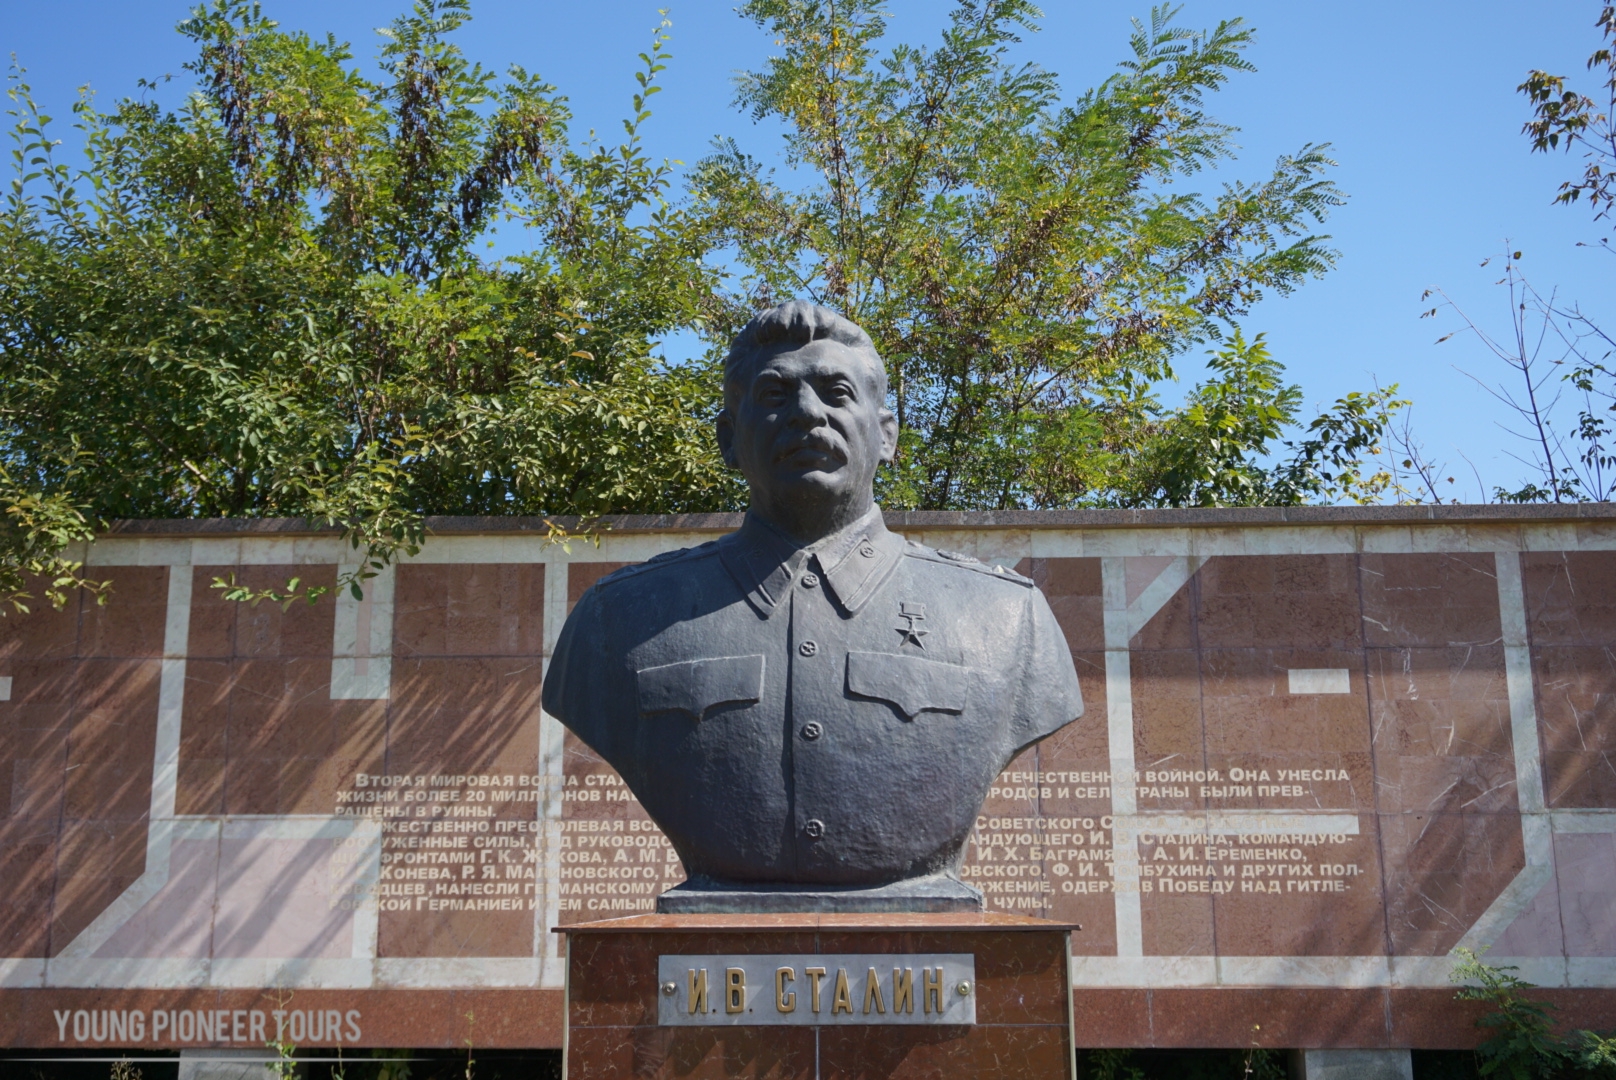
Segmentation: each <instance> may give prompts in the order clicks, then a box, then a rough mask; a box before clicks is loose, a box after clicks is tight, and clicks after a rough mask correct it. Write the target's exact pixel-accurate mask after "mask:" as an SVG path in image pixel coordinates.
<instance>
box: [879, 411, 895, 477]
mask: <svg viewBox="0 0 1616 1080" xmlns="http://www.w3.org/2000/svg"><path fill="white" fill-rule="evenodd" d="M879 423H880V424H881V464H883V465H891V464H892V462H893V460H894V459H895V458H896V457H897V456H898V418H897V417H896V416H894V415H892V410H891V409H882V410H881V416H880V420H879Z"/></svg>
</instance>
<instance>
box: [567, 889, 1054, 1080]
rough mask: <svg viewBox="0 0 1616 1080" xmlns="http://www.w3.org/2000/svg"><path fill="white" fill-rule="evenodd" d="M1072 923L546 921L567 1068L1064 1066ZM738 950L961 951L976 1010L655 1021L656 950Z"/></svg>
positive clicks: (919, 1073) (850, 1070)
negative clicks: (839, 1018)
mask: <svg viewBox="0 0 1616 1080" xmlns="http://www.w3.org/2000/svg"><path fill="white" fill-rule="evenodd" d="M1074 929H1076V927H1075V926H1073V925H1072V924H1069V923H1056V922H1049V921H1046V920H1043V919H1031V918H1025V917H1022V916H1015V915H997V914H978V913H954V912H949V913H936V912H926V913H904V914H897V913H889V914H753V915H729V914H703V915H641V916H635V917H632V918H625V919H611V920H607V921H603V922H592V923H578V924H574V925H572V926H566V927H557V932H559V933H564V934H566V935H567V999H566V1013H567V1031H566V1056H567V1077H568V1080H595V1078H604V1077H622V1076H633V1077H636V1078H644V1080H651V1078H664V1077H666V1078H672V1077H680V1078H682V1080H698V1078H702V1077H715V1078H717V1077H723V1078H725V1080H729V1078H733V1077H769V1078H771V1080H833V1078H836V1080H841V1078H847V1080H852V1078H854V1077H858V1078H860V1080H889V1078H890V1080H899V1078H902V1080H919V1078H934V1077H935V1078H939V1080H941V1078H943V1077H960V1076H972V1077H977V1078H979V1080H1010V1078H1012V1077H1014V1078H1016V1080H1025V1078H1043V1077H1048V1078H1050V1080H1056V1078H1069V1077H1072V1076H1074V1075H1075V1073H1074V1057H1073V1045H1074V1044H1073V1037H1072V998H1071V980H1070V977H1069V962H1068V956H1069V955H1070V953H1069V942H1068V936H1069V934H1070V932H1071V931H1072V930H1074ZM740 954H769V955H776V956H783V955H791V956H798V957H809V956H816V955H823V956H826V957H834V956H841V955H849V954H856V955H860V956H871V955H888V954H890V955H893V956H907V955H918V954H950V955H953V954H969V955H971V956H973V957H974V960H975V982H974V986H972V987H971V992H972V993H973V994H974V995H975V1011H976V1022H975V1023H973V1024H929V1025H922V1024H907V1025H899V1024H884V1023H867V1022H863V1023H858V1024H836V1023H831V1022H826V1023H823V1024H818V1025H797V1026H767V1025H751V1024H734V1025H714V1026H700V1027H692V1026H663V1025H660V1024H659V1023H658V996H659V994H660V993H661V992H662V985H661V984H660V983H659V981H658V973H657V964H658V958H659V957H662V956H670V955H678V956H735V955H740ZM769 994H770V995H771V996H770V997H769V998H768V1001H769V1002H771V1003H772V1001H773V998H772V994H773V990H772V989H770V990H769Z"/></svg>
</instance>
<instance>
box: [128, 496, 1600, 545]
mask: <svg viewBox="0 0 1616 1080" xmlns="http://www.w3.org/2000/svg"><path fill="white" fill-rule="evenodd" d="M741 516H742V515H740V514H738V513H725V514H608V515H605V516H602V517H597V518H578V517H569V516H558V517H554V518H543V517H495V516H484V517H437V516H434V517H428V518H427V519H426V526H427V531H428V533H429V534H436V535H440V536H453V535H476V534H488V533H523V532H532V533H541V534H548V533H549V532H550V529H551V524H552V522H553V523H554V525H556V526H559V527H560V528H562V529H564V530H566V531H568V532H581V531H587V530H589V529H591V528H593V529H595V530H599V531H601V532H610V533H618V534H622V533H655V532H712V533H725V532H730V531H732V530H734V529H737V528H739V527H740V524H741ZM886 521H887V525H888V527H889V528H893V529H1150V528H1178V529H1183V528H1191V529H1195V528H1228V527H1230V526H1240V527H1251V526H1263V525H1290V526H1294V525H1321V526H1332V525H1333V526H1341V525H1351V526H1375V525H1418V524H1432V525H1443V524H1447V525H1459V524H1463V525H1488V524H1496V525H1520V524H1523V523H1528V522H1579V521H1583V522H1585V521H1616V503H1562V504H1554V503H1549V504H1541V503H1535V504H1528V505H1506V504H1498V503H1485V504H1469V505H1447V506H1432V505H1418V506H1234V507H1208V508H1200V507H1197V508H1188V509H1164V510H895V511H891V512H889V513H888V514H887V515H886ZM340 532H341V530H340V529H339V528H338V527H336V526H329V525H321V524H317V523H311V522H309V521H306V520H304V519H300V518H146V519H138V520H126V521H117V522H114V523H113V524H112V526H111V528H109V529H108V530H107V532H106V534H105V535H108V536H164V537H185V536H322V535H336V534H338V533H340Z"/></svg>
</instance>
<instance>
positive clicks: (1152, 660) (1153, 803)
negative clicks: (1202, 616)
mask: <svg viewBox="0 0 1616 1080" xmlns="http://www.w3.org/2000/svg"><path fill="white" fill-rule="evenodd" d="M1129 666H1130V675H1131V682H1132V689H1133V747H1134V750H1133V752H1134V761H1135V762H1136V764H1137V767H1138V769H1139V770H1140V771H1141V772H1145V771H1149V770H1154V769H1157V768H1161V769H1204V768H1205V767H1206V736H1205V728H1204V721H1203V718H1202V697H1201V670H1200V657H1199V656H1198V655H1197V654H1196V653H1195V652H1192V651H1190V650H1186V649H1174V650H1159V651H1139V652H1135V653H1134V654H1133V655H1132V656H1131V657H1130V661H1129ZM1138 799H1139V808H1140V809H1141V810H1188V809H1196V808H1199V807H1201V806H1203V805H1204V800H1203V799H1202V798H1201V797H1200V792H1199V791H1198V790H1196V789H1193V788H1191V789H1188V790H1185V791H1182V792H1179V791H1174V790H1164V789H1163V788H1162V787H1161V786H1160V785H1157V784H1154V783H1149V782H1146V783H1143V784H1141V785H1140V789H1139V791H1138Z"/></svg>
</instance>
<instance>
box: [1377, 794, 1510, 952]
mask: <svg viewBox="0 0 1616 1080" xmlns="http://www.w3.org/2000/svg"><path fill="white" fill-rule="evenodd" d="M1380 832H1381V844H1382V849H1383V851H1384V859H1385V875H1386V885H1385V889H1386V921H1387V933H1388V935H1389V937H1390V939H1391V951H1392V952H1393V953H1394V954H1397V955H1402V956H1440V955H1442V954H1444V953H1446V952H1447V951H1448V950H1450V949H1452V948H1453V946H1454V945H1455V944H1456V943H1457V942H1458V940H1459V938H1460V937H1461V936H1463V934H1464V932H1465V931H1466V930H1468V929H1470V927H1471V926H1472V925H1473V924H1474V923H1475V921H1476V919H1478V918H1479V917H1480V916H1481V914H1482V913H1483V912H1484V911H1486V910H1487V908H1488V906H1489V905H1490V904H1491V903H1492V902H1493V900H1495V899H1496V898H1497V897H1498V894H1499V893H1500V892H1502V891H1503V889H1504V888H1505V887H1506V886H1507V885H1508V884H1509V883H1510V882H1511V881H1512V880H1514V878H1515V875H1516V874H1517V873H1519V872H1520V870H1521V869H1522V867H1524V866H1525V865H1526V857H1525V853H1524V849H1523V847H1522V841H1521V823H1520V817H1519V815H1518V814H1513V813H1503V814H1475V813H1461V814H1426V813H1414V812H1410V813H1404V814H1386V815H1383V816H1382V817H1381V819H1380Z"/></svg>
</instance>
